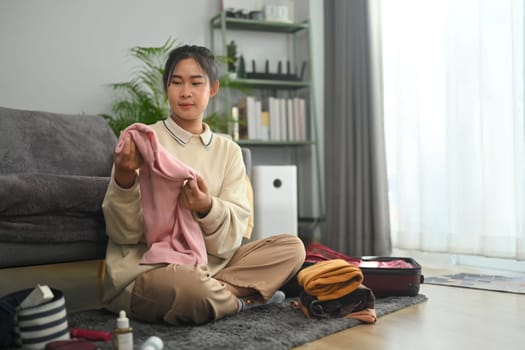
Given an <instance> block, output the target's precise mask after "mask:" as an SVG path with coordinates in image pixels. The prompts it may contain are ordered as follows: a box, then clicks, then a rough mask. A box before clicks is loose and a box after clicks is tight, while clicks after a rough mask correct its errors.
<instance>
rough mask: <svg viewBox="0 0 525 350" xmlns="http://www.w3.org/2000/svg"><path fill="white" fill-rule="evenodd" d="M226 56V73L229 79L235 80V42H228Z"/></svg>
mask: <svg viewBox="0 0 525 350" xmlns="http://www.w3.org/2000/svg"><path fill="white" fill-rule="evenodd" d="M226 56H227V60H228V73H229V74H230V77H231V78H233V79H235V78H236V69H237V66H236V63H237V60H238V57H237V44H236V43H235V41H233V40H232V41H230V43H229V44H228V46H226Z"/></svg>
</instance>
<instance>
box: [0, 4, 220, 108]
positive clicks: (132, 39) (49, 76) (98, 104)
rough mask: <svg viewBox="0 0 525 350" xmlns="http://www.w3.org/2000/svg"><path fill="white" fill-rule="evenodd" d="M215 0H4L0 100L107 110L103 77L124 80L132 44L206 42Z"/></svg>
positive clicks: (106, 80)
mask: <svg viewBox="0 0 525 350" xmlns="http://www.w3.org/2000/svg"><path fill="white" fill-rule="evenodd" d="M219 8H220V1H219V0H216V1H210V0H192V1H183V0H150V1H144V0H89V1H85V0H45V1H41V0H1V1H0V47H1V54H0V106H3V107H11V108H20V109H34V110H47V111H52V112H61V113H86V114H98V113H102V112H109V108H110V107H109V106H110V103H111V98H112V96H113V92H112V90H110V89H109V88H108V87H107V86H105V85H106V84H109V83H114V82H119V81H127V80H129V77H130V73H131V72H132V70H133V68H134V66H135V65H136V64H137V62H136V61H134V60H132V59H131V57H130V56H128V54H127V50H128V49H129V48H130V47H133V46H158V45H161V44H163V43H164V42H165V41H166V40H167V39H168V38H169V37H170V36H171V37H172V38H175V39H177V42H178V43H194V44H199V45H208V43H209V38H208V37H209V28H208V23H209V19H210V18H211V17H212V16H213V15H215V14H217V13H218V12H219Z"/></svg>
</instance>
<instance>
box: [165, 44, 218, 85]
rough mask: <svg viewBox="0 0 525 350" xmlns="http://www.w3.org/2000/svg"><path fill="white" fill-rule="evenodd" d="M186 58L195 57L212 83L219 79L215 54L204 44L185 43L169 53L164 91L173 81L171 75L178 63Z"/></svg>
mask: <svg viewBox="0 0 525 350" xmlns="http://www.w3.org/2000/svg"><path fill="white" fill-rule="evenodd" d="M186 58H193V59H194V60H195V61H197V63H198V64H199V66H201V68H202V70H204V72H205V73H206V75H208V79H209V80H210V84H211V83H213V82H214V81H215V80H217V67H216V65H215V56H213V54H212V53H211V51H210V50H209V49H208V48H206V47H204V46H197V45H184V46H179V47H177V48H175V49H173V50H171V52H170V53H169V56H168V59H167V61H166V65H165V67H164V75H163V83H164V91H165V92H166V93H167V92H168V86H169V84H170V81H171V75H172V74H173V70H174V69H175V66H176V65H177V63H179V62H180V61H181V60H183V59H186Z"/></svg>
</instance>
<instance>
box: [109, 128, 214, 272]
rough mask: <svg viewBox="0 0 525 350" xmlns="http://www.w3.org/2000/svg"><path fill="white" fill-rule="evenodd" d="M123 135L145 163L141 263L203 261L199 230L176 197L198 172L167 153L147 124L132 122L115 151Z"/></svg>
mask: <svg viewBox="0 0 525 350" xmlns="http://www.w3.org/2000/svg"><path fill="white" fill-rule="evenodd" d="M126 135H130V136H131V137H132V138H133V140H134V141H135V145H136V146H137V149H138V150H139V152H140V154H141V155H142V158H143V159H144V163H143V165H142V167H141V168H140V176H139V183H140V192H141V196H142V211H143V214H144V225H145V230H146V243H147V244H148V250H147V251H146V253H145V254H144V255H143V256H142V259H141V260H140V263H141V264H158V263H168V264H181V265H206V264H207V263H208V256H207V253H206V246H205V243H204V238H203V236H202V231H201V229H200V227H199V224H198V223H197V221H195V219H194V218H193V215H192V213H191V210H189V209H186V208H182V207H181V206H180V205H179V203H178V197H179V194H180V191H181V189H182V186H183V185H184V183H185V181H186V180H188V179H196V177H197V172H196V171H195V170H193V169H192V168H190V167H189V166H187V165H186V164H184V163H183V162H181V161H180V160H178V159H176V158H175V157H174V156H173V155H171V154H170V153H168V152H167V151H166V150H165V149H164V148H163V147H162V146H161V145H160V144H159V142H158V140H157V135H156V134H155V132H154V131H153V130H152V129H151V128H150V127H149V126H147V125H145V124H141V123H135V124H133V125H130V126H129V127H127V128H126V129H125V130H124V131H123V132H122V134H121V135H120V138H119V142H118V143H117V146H116V149H115V151H116V152H117V153H119V152H121V151H122V148H123V147H124V140H125V139H126Z"/></svg>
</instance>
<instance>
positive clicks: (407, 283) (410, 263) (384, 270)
mask: <svg viewBox="0 0 525 350" xmlns="http://www.w3.org/2000/svg"><path fill="white" fill-rule="evenodd" d="M330 259H343V260H345V261H347V262H348V263H350V264H352V265H356V266H359V268H360V269H361V271H362V272H363V276H364V281H363V284H364V285H365V286H367V287H368V288H370V289H371V290H372V291H373V292H374V295H375V296H376V297H387V296H416V295H417V294H418V293H419V287H420V284H421V283H423V281H424V276H423V275H422V272H421V265H419V264H418V263H417V262H416V261H415V260H414V259H412V258H408V257H381V256H366V257H361V258H355V257H350V256H347V255H344V254H342V253H339V252H337V251H334V250H332V249H330V248H328V247H326V246H324V245H322V244H318V243H312V244H309V245H308V246H307V247H306V259H305V262H304V264H303V267H307V266H310V265H312V264H315V263H316V262H319V261H324V260H330ZM300 290H301V287H300V286H299V285H298V283H297V278H296V276H295V277H294V278H293V279H292V280H291V281H289V282H288V283H287V284H286V285H285V286H284V287H283V291H284V292H285V293H286V295H287V296H289V297H294V296H297V295H298V294H299V293H300Z"/></svg>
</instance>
